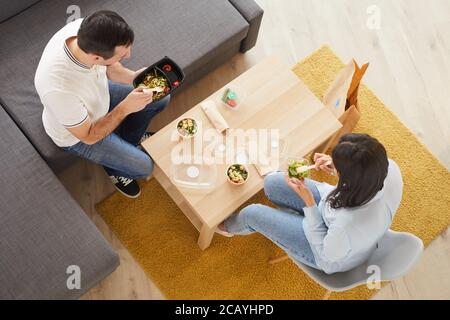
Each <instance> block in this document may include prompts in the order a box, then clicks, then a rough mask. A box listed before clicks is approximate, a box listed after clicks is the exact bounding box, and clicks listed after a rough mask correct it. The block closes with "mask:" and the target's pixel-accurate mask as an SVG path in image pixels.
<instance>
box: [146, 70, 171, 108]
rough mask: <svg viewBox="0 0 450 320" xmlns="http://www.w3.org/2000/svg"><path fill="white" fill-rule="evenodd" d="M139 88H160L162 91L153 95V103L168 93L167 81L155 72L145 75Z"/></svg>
mask: <svg viewBox="0 0 450 320" xmlns="http://www.w3.org/2000/svg"><path fill="white" fill-rule="evenodd" d="M139 87H142V88H147V89H154V88H162V89H163V91H161V92H156V93H154V94H153V100H155V101H156V100H159V99H161V98H162V97H164V96H165V95H166V94H167V92H169V91H170V87H169V83H168V81H167V79H166V78H165V77H163V76H160V75H158V73H157V72H156V70H154V72H153V73H149V74H147V75H146V76H145V78H144V80H143V81H142V83H141V84H140V85H139Z"/></svg>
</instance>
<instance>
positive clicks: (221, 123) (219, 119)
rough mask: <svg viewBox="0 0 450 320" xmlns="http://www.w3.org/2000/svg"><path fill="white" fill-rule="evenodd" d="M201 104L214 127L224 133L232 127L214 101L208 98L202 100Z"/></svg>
mask: <svg viewBox="0 0 450 320" xmlns="http://www.w3.org/2000/svg"><path fill="white" fill-rule="evenodd" d="M200 105H201V107H202V109H203V111H204V112H205V114H206V116H207V117H208V119H209V120H210V121H211V122H212V124H213V126H214V128H216V129H217V131H219V132H220V133H222V132H224V131H225V130H227V129H229V128H230V126H229V125H228V123H227V121H226V120H225V119H224V118H223V116H222V115H221V114H220V112H219V110H217V106H216V104H215V102H214V101H212V100H206V101H204V102H202V103H201V104H200Z"/></svg>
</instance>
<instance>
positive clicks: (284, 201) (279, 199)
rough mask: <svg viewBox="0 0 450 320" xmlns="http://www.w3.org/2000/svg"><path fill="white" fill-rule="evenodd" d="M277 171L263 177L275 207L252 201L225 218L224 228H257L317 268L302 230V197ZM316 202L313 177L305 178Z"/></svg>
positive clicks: (248, 230) (234, 230)
mask: <svg viewBox="0 0 450 320" xmlns="http://www.w3.org/2000/svg"><path fill="white" fill-rule="evenodd" d="M284 176H285V174H284V173H281V172H277V173H273V174H271V175H268V176H267V177H266V178H265V180H264V192H265V193H266V196H267V198H269V200H270V201H271V202H273V203H274V204H276V205H277V206H279V207H280V208H279V209H274V208H271V207H267V206H264V205H261V204H252V205H249V206H247V207H245V208H244V209H242V210H241V212H239V213H238V214H234V215H232V216H231V217H229V218H228V219H227V220H225V230H227V231H228V232H230V233H233V234H238V235H247V234H251V233H254V232H258V233H260V234H262V235H263V236H265V237H266V238H268V239H269V240H271V241H272V242H273V243H275V244H276V245H277V246H279V247H280V248H281V249H283V250H284V251H285V252H286V253H287V254H288V255H289V256H290V257H291V258H292V259H294V260H297V261H299V262H301V263H303V264H306V265H308V266H310V267H313V268H316V269H318V267H317V265H316V262H315V259H314V255H313V253H312V251H311V247H310V245H309V242H308V240H307V239H306V236H305V233H304V231H303V219H304V218H305V217H304V215H303V208H304V207H305V203H304V202H303V200H302V199H301V198H300V197H299V196H298V195H297V194H296V193H295V192H294V191H293V190H292V189H291V188H290V187H289V186H288V185H287V184H286V181H285V180H284V179H285V178H284ZM305 182H306V185H307V186H308V187H309V189H310V190H311V191H312V193H313V195H314V199H315V201H316V203H319V202H320V193H319V191H318V190H317V187H316V185H315V182H314V181H313V180H309V179H306V180H305Z"/></svg>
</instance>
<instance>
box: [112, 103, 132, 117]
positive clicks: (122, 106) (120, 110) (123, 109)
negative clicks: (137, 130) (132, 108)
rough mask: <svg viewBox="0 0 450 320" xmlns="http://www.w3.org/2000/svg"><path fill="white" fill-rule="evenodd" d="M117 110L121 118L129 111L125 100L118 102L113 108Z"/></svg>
mask: <svg viewBox="0 0 450 320" xmlns="http://www.w3.org/2000/svg"><path fill="white" fill-rule="evenodd" d="M114 110H116V111H117V113H118V114H119V116H120V118H121V119H124V118H126V117H127V116H128V115H129V114H130V112H129V111H128V105H127V102H126V101H125V100H123V101H122V102H120V103H119V105H118V106H117V107H116V108H115V109H114Z"/></svg>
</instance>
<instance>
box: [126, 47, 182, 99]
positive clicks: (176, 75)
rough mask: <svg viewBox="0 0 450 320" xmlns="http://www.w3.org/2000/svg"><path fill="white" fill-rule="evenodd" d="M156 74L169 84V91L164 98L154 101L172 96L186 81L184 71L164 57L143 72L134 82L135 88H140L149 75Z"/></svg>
mask: <svg viewBox="0 0 450 320" xmlns="http://www.w3.org/2000/svg"><path fill="white" fill-rule="evenodd" d="M155 72H156V74H157V75H158V76H162V77H164V78H165V79H166V80H167V82H168V87H169V90H168V91H167V92H166V93H165V94H164V96H162V97H160V98H159V99H156V100H154V101H158V100H161V99H162V98H164V97H165V96H167V95H168V94H172V93H173V92H174V91H175V90H177V89H178V88H179V87H180V86H181V84H182V83H183V81H184V78H185V75H184V72H183V70H182V69H181V68H180V66H178V64H176V62H175V61H173V60H172V59H170V58H169V57H167V56H166V57H164V58H163V59H161V60H159V61H158V62H156V63H154V64H152V65H151V66H150V67H148V68H147V69H145V70H144V71H142V72H141V73H140V74H139V75H138V76H137V77H136V78H135V79H134V81H133V86H134V87H135V88H137V87H139V85H140V84H142V82H143V81H144V79H145V77H146V76H147V75H148V74H150V73H151V74H154V73H155Z"/></svg>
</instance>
